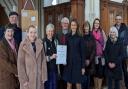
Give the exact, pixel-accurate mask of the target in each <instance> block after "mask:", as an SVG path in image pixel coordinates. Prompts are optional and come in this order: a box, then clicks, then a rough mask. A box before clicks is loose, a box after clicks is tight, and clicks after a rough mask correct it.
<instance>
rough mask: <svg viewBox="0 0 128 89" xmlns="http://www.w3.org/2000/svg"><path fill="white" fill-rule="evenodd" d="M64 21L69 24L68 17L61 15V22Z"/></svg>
mask: <svg viewBox="0 0 128 89" xmlns="http://www.w3.org/2000/svg"><path fill="white" fill-rule="evenodd" d="M64 22H66V23H68V24H69V19H68V18H67V17H63V18H62V19H61V23H64Z"/></svg>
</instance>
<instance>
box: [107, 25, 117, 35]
mask: <svg viewBox="0 0 128 89" xmlns="http://www.w3.org/2000/svg"><path fill="white" fill-rule="evenodd" d="M111 32H115V33H116V37H118V30H117V28H116V27H115V26H112V27H111V28H110V31H109V37H110V34H111Z"/></svg>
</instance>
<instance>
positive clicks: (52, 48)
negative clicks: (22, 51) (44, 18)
mask: <svg viewBox="0 0 128 89" xmlns="http://www.w3.org/2000/svg"><path fill="white" fill-rule="evenodd" d="M53 35H54V25H53V24H48V25H47V26H46V37H45V38H44V39H43V44H44V47H45V54H46V57H47V69H48V81H46V82H45V89H57V65H56V57H57V56H56V46H57V44H58V41H57V40H56V39H55V38H54V37H53Z"/></svg>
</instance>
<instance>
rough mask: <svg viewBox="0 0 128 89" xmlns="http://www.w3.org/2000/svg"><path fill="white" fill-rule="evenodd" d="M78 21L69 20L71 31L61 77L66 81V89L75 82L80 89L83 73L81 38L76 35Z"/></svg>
mask: <svg viewBox="0 0 128 89" xmlns="http://www.w3.org/2000/svg"><path fill="white" fill-rule="evenodd" d="M78 28H79V26H78V23H77V21H76V20H75V19H73V20H72V21H71V33H70V34H69V37H68V41H67V64H66V66H65V69H64V73H63V79H64V80H65V81H66V82H67V89H72V84H76V88H77V89H81V77H82V74H84V72H85V70H84V58H83V53H84V52H83V51H82V50H83V49H82V47H83V43H82V38H81V37H80V36H79V35H78V33H77V32H78Z"/></svg>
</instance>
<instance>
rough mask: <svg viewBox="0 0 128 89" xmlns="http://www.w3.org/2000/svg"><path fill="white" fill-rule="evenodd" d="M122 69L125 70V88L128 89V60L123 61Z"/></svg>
mask: <svg viewBox="0 0 128 89" xmlns="http://www.w3.org/2000/svg"><path fill="white" fill-rule="evenodd" d="M122 68H123V74H124V82H125V87H126V89H128V71H127V63H126V60H123V63H122Z"/></svg>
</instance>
